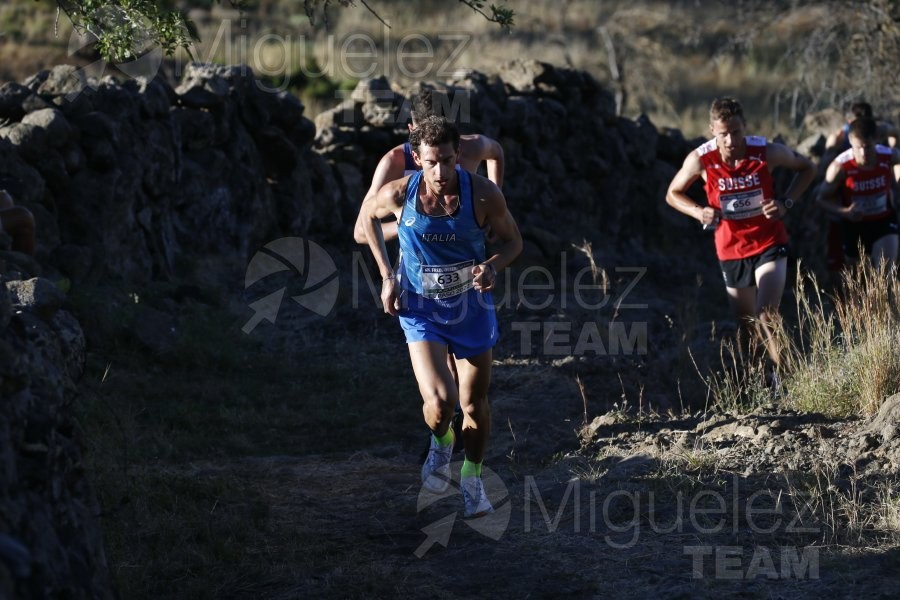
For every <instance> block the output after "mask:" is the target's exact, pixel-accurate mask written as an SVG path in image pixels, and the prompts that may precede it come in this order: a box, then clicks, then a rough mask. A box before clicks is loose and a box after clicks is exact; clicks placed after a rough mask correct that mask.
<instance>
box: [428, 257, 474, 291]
mask: <svg viewBox="0 0 900 600" xmlns="http://www.w3.org/2000/svg"><path fill="white" fill-rule="evenodd" d="M473 266H475V261H474V260H467V261H465V262H460V263H456V264H455V265H422V267H421V271H420V272H419V275H420V276H421V280H422V295H423V296H425V297H426V298H433V299H438V300H440V299H442V298H450V297H452V296H458V295H460V294H462V293H463V292H465V291H467V290H468V289H470V288H471V287H472V267H473Z"/></svg>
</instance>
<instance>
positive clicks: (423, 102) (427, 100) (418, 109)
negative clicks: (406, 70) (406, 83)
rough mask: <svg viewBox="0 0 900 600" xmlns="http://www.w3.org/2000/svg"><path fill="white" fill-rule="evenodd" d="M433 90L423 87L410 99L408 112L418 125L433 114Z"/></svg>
mask: <svg viewBox="0 0 900 600" xmlns="http://www.w3.org/2000/svg"><path fill="white" fill-rule="evenodd" d="M435 93H436V92H435V90H434V89H432V88H430V87H423V88H422V89H420V90H419V91H418V92H417V93H416V94H415V95H414V96H413V97H412V109H411V110H410V111H409V112H410V115H411V116H412V118H413V121H415V122H416V123H418V122H419V121H422V120H423V119H427V118H428V117H430V116H432V115H433V114H434V94H435Z"/></svg>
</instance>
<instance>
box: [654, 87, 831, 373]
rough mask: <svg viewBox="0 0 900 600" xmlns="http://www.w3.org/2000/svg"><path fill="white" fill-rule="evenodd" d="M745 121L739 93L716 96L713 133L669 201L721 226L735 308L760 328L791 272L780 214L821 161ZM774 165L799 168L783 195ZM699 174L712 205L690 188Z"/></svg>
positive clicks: (741, 319) (743, 323) (721, 250)
mask: <svg viewBox="0 0 900 600" xmlns="http://www.w3.org/2000/svg"><path fill="white" fill-rule="evenodd" d="M745 127H746V122H745V120H744V112H743V108H742V107H741V104H740V103H739V102H738V101H737V100H735V99H734V98H717V99H716V100H713V103H712V106H711V107H710V111H709V129H710V132H711V133H712V135H713V139H711V140H709V141H708V142H706V143H704V144H703V145H701V146H700V147H699V148H697V149H695V150H693V151H692V152H691V153H690V154H688V156H687V158H686V159H685V160H684V164H683V165H682V167H681V169H680V170H679V171H678V173H676V174H675V177H674V178H673V179H672V182H671V183H670V184H669V190H668V192H667V193H666V202H667V203H668V204H669V206H671V207H673V208H675V209H676V210H678V211H679V212H682V213H684V214H686V215H688V216H691V217H693V218H695V219H697V220H698V221H700V222H701V223H702V224H703V225H704V227H716V235H715V244H716V254H717V255H718V258H719V265H720V266H721V268H722V274H723V276H724V278H725V289H726V290H727V292H728V300H729V303H730V304H731V308H732V310H733V311H734V314H735V317H736V318H737V321H738V325H739V327H740V328H741V329H742V330H745V332H746V333H753V334H756V335H760V332H759V331H758V329H757V327H756V324H757V323H762V324H765V323H766V322H768V321H769V320H770V318H771V314H772V313H775V312H777V310H778V306H779V304H780V303H781V296H782V294H783V293H784V284H785V280H786V278H787V241H788V236H787V231H786V230H785V228H784V224H783V223H782V222H781V220H782V219H783V218H784V216H785V214H787V212H788V210H789V209H790V208H791V207H792V206H793V205H794V203H795V202H796V201H798V200H799V199H800V197H801V196H802V195H803V192H804V191H805V190H806V188H807V187H808V186H809V184H810V183H811V182H812V180H813V177H814V176H815V167H814V165H813V164H812V163H811V162H810V161H809V160H807V159H806V158H804V157H803V156H800V155H799V154H797V153H796V152H794V151H793V150H791V149H790V148H788V147H787V146H784V145H782V144H776V143H773V142H768V141H766V139H765V138H762V137H754V136H747V135H746V133H745ZM776 167H784V168H787V169H790V170H792V171H796V172H797V174H796V175H795V176H794V179H793V181H791V184H790V185H789V186H788V189H787V190H785V191H784V192H783V193H782V194H781V196H780V197H778V196H776V193H775V189H774V185H773V182H772V171H773V170H774V169H775V168H776ZM700 178H702V179H703V181H704V183H705V188H706V195H707V204H706V206H703V205H701V204H698V203H697V202H695V201H694V200H692V199H691V198H690V196H688V194H687V191H688V189H689V188H690V187H691V185H693V183H694V182H695V181H697V180H698V179H700ZM762 330H763V332H762V333H763V337H762V340H763V341H764V342H765V343H766V348H767V350H768V352H769V356H770V357H771V358H772V360H773V362H774V363H775V364H776V365H778V364H779V362H780V361H779V352H778V349H777V347H776V345H775V342H774V339H773V338H772V336H771V335H770V332H769V330H768V328H766V327H763V328H762Z"/></svg>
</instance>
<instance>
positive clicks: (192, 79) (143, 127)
mask: <svg viewBox="0 0 900 600" xmlns="http://www.w3.org/2000/svg"><path fill="white" fill-rule="evenodd" d="M428 85H433V86H434V87H436V88H438V89H442V90H445V91H447V92H448V93H449V94H450V95H451V96H452V97H453V98H458V99H459V102H460V104H459V105H458V106H459V111H460V112H459V114H458V115H457V116H458V120H459V121H460V123H461V126H462V128H463V129H464V132H480V133H484V134H487V135H489V136H491V137H494V138H496V139H498V140H499V141H500V142H501V143H502V145H503V147H504V150H505V157H506V175H505V183H504V186H503V189H504V193H505V194H506V196H507V198H508V200H509V203H510V205H511V207H512V210H513V212H514V214H515V216H516V218H517V220H518V221H519V223H520V226H521V228H522V230H523V233H524V235H525V236H526V238H527V239H528V240H529V241H530V242H531V248H532V250H533V251H535V252H539V253H545V254H546V255H547V256H552V255H554V254H555V253H557V252H559V251H560V250H561V249H564V248H566V247H568V243H569V241H580V240H581V239H582V238H588V239H594V240H596V241H597V242H603V243H604V245H608V246H617V245H623V246H628V247H634V246H635V245H640V244H642V243H643V242H644V241H645V239H646V240H650V239H651V238H652V239H653V241H654V242H658V238H659V237H660V236H659V235H658V234H659V231H660V227H662V226H663V224H665V226H666V227H668V228H669V229H670V230H672V229H673V228H674V230H681V231H694V229H696V228H693V229H692V228H691V224H690V223H689V220H687V219H684V218H681V217H679V216H678V215H675V214H674V211H671V210H670V209H668V208H667V207H665V205H664V202H663V201H662V198H663V197H662V195H663V192H664V190H665V186H666V185H667V183H668V181H669V180H670V178H671V176H672V174H673V173H674V170H675V168H676V166H677V165H678V164H680V162H681V160H683V157H684V155H685V153H686V152H687V151H688V149H689V148H690V147H691V143H689V142H686V141H685V140H683V139H682V138H681V136H680V135H679V134H678V133H677V132H669V133H666V134H661V133H659V132H658V131H657V129H656V127H654V126H653V124H652V123H650V122H649V120H647V119H646V118H643V117H641V118H639V119H637V120H631V119H626V118H622V117H619V116H616V115H615V114H614V100H613V98H612V96H611V94H610V93H609V92H608V91H607V90H605V89H603V88H602V87H601V86H600V85H599V84H598V83H597V82H596V81H594V80H593V79H592V78H591V77H590V76H589V75H587V74H586V73H582V72H577V71H571V70H566V69H558V68H554V67H552V66H550V65H546V64H543V63H539V62H535V61H531V62H517V63H511V64H508V65H505V66H504V67H502V68H501V69H500V70H499V72H498V74H496V75H490V76H489V75H485V74H482V73H477V72H470V73H466V74H464V75H462V76H460V77H459V78H457V79H454V80H452V81H449V82H435V83H432V84H428ZM414 91H415V90H399V89H395V88H394V87H393V86H392V85H391V84H390V82H388V81H387V80H385V79H383V78H382V79H373V80H367V81H363V82H361V83H360V84H359V85H358V86H357V88H356V90H354V92H353V94H352V95H351V96H350V98H348V99H347V100H346V101H345V102H343V103H342V104H341V106H339V107H337V108H336V109H334V110H331V111H328V112H326V113H323V114H321V115H319V116H318V117H316V120H315V124H314V123H313V121H311V120H310V119H308V118H307V117H306V116H304V114H303V112H304V107H303V105H302V104H301V103H300V102H299V101H298V100H297V99H296V98H295V97H294V96H292V95H290V94H287V93H283V92H281V93H275V92H270V91H267V90H265V89H264V88H263V87H261V86H260V85H259V84H258V82H257V81H256V79H255V78H254V77H253V74H252V73H251V72H250V71H249V70H248V69H247V68H246V67H240V66H211V65H191V66H189V67H188V69H187V71H186V73H185V74H184V77H183V79H182V80H181V82H180V83H179V84H178V85H177V86H173V85H170V84H168V83H166V82H165V81H164V80H163V79H161V78H157V79H152V80H147V79H134V80H128V81H126V82H124V83H117V82H116V81H114V80H113V79H111V78H106V79H103V80H102V81H92V80H88V79H87V78H85V77H84V75H83V73H81V72H80V71H77V70H76V69H74V68H73V67H68V66H61V67H56V68H54V69H52V70H49V71H43V72H41V73H38V74H37V75H35V76H33V77H31V78H30V79H28V80H27V81H25V82H22V83H21V84H17V83H10V84H6V85H4V86H2V87H0V120H2V121H0V123H2V126H0V175H3V176H6V177H12V178H15V179H17V180H18V181H19V183H20V192H19V194H18V195H19V197H18V198H16V200H17V201H18V202H19V203H20V204H23V205H25V206H27V207H28V208H29V209H30V210H31V211H32V212H33V213H34V215H35V217H36V220H37V229H38V253H37V257H36V260H32V259H30V258H28V257H25V256H23V255H21V254H17V253H14V252H8V251H7V249H8V248H9V240H8V238H6V236H3V235H2V232H0V283H3V285H0V495H2V497H0V595H3V596H4V597H10V598H13V597H28V598H45V597H58V596H66V597H73V598H88V597H91V598H108V597H114V592H113V591H112V590H111V588H110V583H109V581H110V579H109V573H108V568H107V565H106V559H105V557H104V551H103V544H102V536H101V534H100V528H99V524H98V518H97V515H98V514H99V508H98V507H97V505H96V501H95V499H94V495H93V492H92V491H91V489H90V486H89V485H88V482H87V478H86V477H85V474H84V472H83V468H82V466H81V459H80V450H79V445H78V439H77V432H78V427H77V423H75V422H74V420H73V417H72V411H71V403H72V402H73V398H74V397H75V393H76V390H77V385H78V379H79V377H80V375H81V372H82V369H83V365H84V359H85V336H84V335H83V333H82V331H81V328H80V326H79V324H78V322H77V321H76V320H75V319H74V318H73V316H72V315H71V314H69V313H68V312H66V311H65V310H62V309H61V308H60V307H61V306H62V305H63V301H64V294H63V292H62V291H60V284H61V283H62V282H65V281H66V278H68V279H69V280H71V281H72V282H73V283H74V284H75V285H79V284H80V283H81V282H98V281H105V280H108V279H111V278H115V279H120V280H126V281H129V282H132V283H134V284H135V285H136V286H140V285H141V284H142V283H146V282H148V281H150V280H153V279H166V278H169V277H172V276H173V275H175V274H176V273H177V272H178V271H179V269H180V265H181V264H182V262H183V259H190V258H193V257H210V256H212V257H215V259H216V260H219V261H223V262H233V263H235V264H242V265H246V261H247V260H248V258H249V256H250V255H251V254H252V253H253V252H255V251H256V250H257V249H258V248H259V247H260V246H262V245H263V244H265V243H267V242H269V241H271V240H273V239H275V238H277V237H279V236H283V235H299V236H303V235H309V236H312V237H315V238H316V239H319V240H321V239H327V240H332V241H333V243H335V244H341V245H343V244H346V245H348V246H349V245H350V244H352V242H351V230H352V225H353V222H354V220H355V217H356V212H357V210H358V206H359V203H360V201H361V199H362V197H363V195H364V193H365V190H366V189H367V187H368V182H369V180H370V178H371V175H372V172H373V171H374V168H375V165H376V163H377V162H378V160H379V159H380V157H381V156H382V155H383V154H384V152H386V151H387V150H388V149H389V148H391V147H392V146H393V145H395V144H397V143H400V142H402V141H403V140H404V139H405V138H406V125H405V123H406V116H405V111H406V110H408V103H407V101H406V98H408V97H409V95H410V94H411V93H413V92H414ZM695 234H696V232H695ZM42 274H43V275H44V277H41V275H42ZM182 275H183V274H182ZM223 285H227V284H226V283H224V282H223ZM62 287H65V286H64V285H63V286H62Z"/></svg>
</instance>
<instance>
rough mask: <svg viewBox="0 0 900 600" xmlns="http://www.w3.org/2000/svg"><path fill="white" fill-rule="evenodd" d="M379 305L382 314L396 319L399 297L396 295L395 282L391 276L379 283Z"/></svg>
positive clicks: (398, 309)
mask: <svg viewBox="0 0 900 600" xmlns="http://www.w3.org/2000/svg"><path fill="white" fill-rule="evenodd" d="M381 303H382V304H383V305H384V312H386V313H387V314H389V315H391V316H392V317H396V316H397V315H398V314H400V297H399V296H398V295H397V280H396V279H394V277H393V276H391V277H389V278H387V279H383V280H382V281H381Z"/></svg>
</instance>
